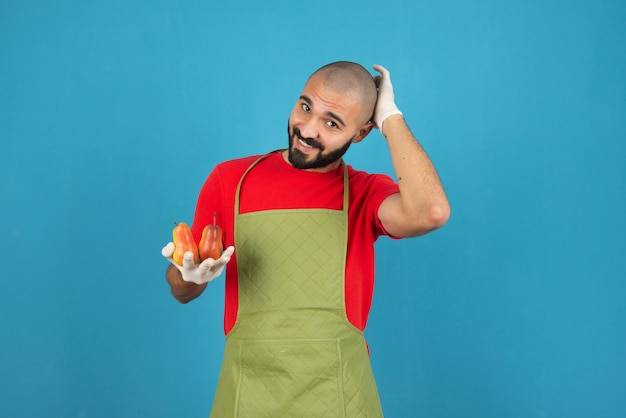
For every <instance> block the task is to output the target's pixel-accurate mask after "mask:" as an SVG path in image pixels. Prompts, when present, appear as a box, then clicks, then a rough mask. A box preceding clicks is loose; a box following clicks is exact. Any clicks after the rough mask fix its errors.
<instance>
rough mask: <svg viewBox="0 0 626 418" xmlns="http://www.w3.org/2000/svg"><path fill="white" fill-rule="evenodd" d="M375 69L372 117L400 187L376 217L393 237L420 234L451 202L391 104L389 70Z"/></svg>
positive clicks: (438, 221)
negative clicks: (377, 91) (374, 105)
mask: <svg viewBox="0 0 626 418" xmlns="http://www.w3.org/2000/svg"><path fill="white" fill-rule="evenodd" d="M374 69H376V70H377V71H380V73H381V75H380V76H378V77H377V82H378V88H379V97H378V102H377V103H376V111H375V120H376V124H377V125H378V127H379V128H380V129H381V133H382V134H383V136H384V137H385V139H386V140H387V144H388V145H389V151H390V153H391V160H392V163H393V167H394V170H395V172H396V176H397V178H398V186H399V188H400V193H396V194H394V195H391V196H389V197H388V198H387V199H385V200H384V201H383V203H382V204H381V206H380V208H379V209H378V217H379V219H380V221H381V223H382V225H383V227H384V228H385V230H386V231H387V232H388V233H389V234H391V235H393V236H396V237H399V238H405V237H415V236H419V235H423V234H426V233H428V232H430V231H433V230H435V229H437V228H440V227H441V226H443V225H444V224H445V223H446V222H447V220H448V218H449V217H450V205H449V203H448V199H447V197H446V194H445V191H444V189H443V186H442V184H441V181H440V180H439V176H438V175H437V171H436V170H435V167H434V165H433V163H432V162H431V161H430V158H429V157H428V155H427V154H426V152H425V151H424V149H423V148H422V146H421V145H420V143H419V142H418V141H417V139H416V138H415V136H413V134H412V133H411V131H410V129H409V127H408V126H407V124H406V123H405V121H404V118H403V117H402V113H400V111H399V110H398V109H397V107H396V105H395V103H394V97H393V88H392V85H391V80H390V78H389V72H388V71H387V70H386V69H385V68H384V67H381V66H374ZM383 127H384V129H383Z"/></svg>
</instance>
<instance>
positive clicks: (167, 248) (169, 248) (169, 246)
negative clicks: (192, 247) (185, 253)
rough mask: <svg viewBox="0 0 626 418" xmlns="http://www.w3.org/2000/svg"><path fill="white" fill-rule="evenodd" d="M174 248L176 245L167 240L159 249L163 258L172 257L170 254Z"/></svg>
mask: <svg viewBox="0 0 626 418" xmlns="http://www.w3.org/2000/svg"><path fill="white" fill-rule="evenodd" d="M175 249H176V245H174V243H173V242H168V243H167V245H166V246H165V247H163V249H162V250H161V255H162V256H163V257H165V258H172V254H174V250H175Z"/></svg>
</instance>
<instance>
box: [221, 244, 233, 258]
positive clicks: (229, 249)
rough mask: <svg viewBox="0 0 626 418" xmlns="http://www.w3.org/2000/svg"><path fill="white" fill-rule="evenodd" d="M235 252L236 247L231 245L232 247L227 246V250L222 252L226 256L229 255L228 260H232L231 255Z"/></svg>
mask: <svg viewBox="0 0 626 418" xmlns="http://www.w3.org/2000/svg"><path fill="white" fill-rule="evenodd" d="M234 253H235V247H233V246H232V245H231V246H230V247H228V248H226V250H224V252H223V253H222V257H224V256H226V257H228V260H230V257H232V255H233V254H234ZM226 262H228V261H226Z"/></svg>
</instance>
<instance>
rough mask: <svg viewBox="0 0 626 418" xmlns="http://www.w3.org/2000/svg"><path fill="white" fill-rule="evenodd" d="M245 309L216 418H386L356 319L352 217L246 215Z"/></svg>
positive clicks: (242, 236) (311, 212)
mask: <svg viewBox="0 0 626 418" xmlns="http://www.w3.org/2000/svg"><path fill="white" fill-rule="evenodd" d="M265 157H266V156H263V157H261V158H259V159H258V160H257V161H255V162H254V163H253V164H252V165H251V166H250V167H249V168H248V170H247V171H246V172H245V173H244V175H243V176H242V178H241V180H240V181H239V185H238V187H237V192H236V197H235V248H236V251H237V269H238V288H239V306H238V308H239V309H238V314H237V320H236V323H235V326H234V327H233V329H232V330H231V331H230V332H229V333H228V335H227V336H226V347H225V352H224V360H223V364H222V370H221V372H220V378H219V382H218V387H217V391H216V394H215V401H214V403H213V409H212V411H211V417H214V418H230V417H238V418H239V417H250V418H260V417H271V418H274V417H285V418H300V417H346V418H355V417H364V418H375V417H382V410H381V407H380V402H379V399H378V392H377V389H376V384H375V382H374V377H373V374H372V369H371V365H370V361H369V356H368V352H367V347H366V344H365V339H364V337H363V333H362V332H361V331H360V330H359V329H357V328H355V327H354V326H353V325H352V324H350V322H349V321H348V319H347V317H346V313H345V312H346V311H345V304H344V300H345V299H344V283H345V280H344V272H345V263H346V251H347V240H348V195H349V190H348V170H347V168H346V167H345V164H344V202H343V210H330V209H296V210H267V211H260V212H251V213H245V214H240V213H239V198H240V196H239V195H240V191H241V185H242V183H243V180H244V178H245V176H246V175H247V174H248V172H249V171H250V170H251V169H252V168H253V167H254V166H255V165H256V164H257V163H258V162H259V161H261V160H262V159H263V158H265Z"/></svg>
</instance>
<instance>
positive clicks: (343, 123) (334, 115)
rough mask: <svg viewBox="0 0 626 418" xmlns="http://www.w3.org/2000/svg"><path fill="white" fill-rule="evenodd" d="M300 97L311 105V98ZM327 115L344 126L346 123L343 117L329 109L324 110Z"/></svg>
mask: <svg viewBox="0 0 626 418" xmlns="http://www.w3.org/2000/svg"><path fill="white" fill-rule="evenodd" d="M300 99H302V100H304V101H305V102H307V103H308V104H309V106H311V107H313V101H312V100H311V99H309V97H308V96H304V95H302V96H300ZM326 115H327V116H330V117H331V118H333V119H336V120H337V122H339V123H340V124H341V125H342V126H344V127H345V126H346V123H345V122H344V121H343V119H341V118H340V117H339V116H338V115H336V114H335V113H333V112H331V111H330V110H329V111H327V112H326Z"/></svg>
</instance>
